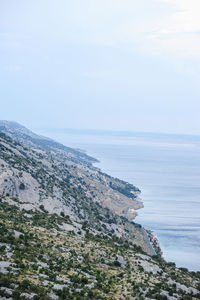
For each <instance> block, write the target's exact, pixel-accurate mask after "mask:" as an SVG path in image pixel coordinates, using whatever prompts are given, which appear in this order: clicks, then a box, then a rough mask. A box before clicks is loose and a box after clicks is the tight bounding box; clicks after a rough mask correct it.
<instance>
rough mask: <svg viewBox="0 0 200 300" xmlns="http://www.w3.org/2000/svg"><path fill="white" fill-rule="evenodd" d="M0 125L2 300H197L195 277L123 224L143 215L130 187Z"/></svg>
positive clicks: (80, 158) (78, 156)
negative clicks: (160, 254)
mask: <svg viewBox="0 0 200 300" xmlns="http://www.w3.org/2000/svg"><path fill="white" fill-rule="evenodd" d="M0 124H1V126H0V299H7V298H9V299H22V300H23V299H33V300H37V299H43V300H48V299H56V300H57V299H67V300H68V299H171V300H173V299H200V295H199V292H198V287H199V273H194V272H189V271H188V270H186V269H177V268H176V266H175V264H173V263H166V262H165V261H164V260H163V259H162V258H161V257H159V256H153V255H154V254H156V252H155V249H156V248H154V249H153V248H152V246H151V244H150V243H149V240H148V236H147V234H146V232H144V230H143V228H142V227H141V226H140V225H138V224H135V223H133V222H130V221H129V220H128V219H132V218H133V217H134V216H135V214H136V213H135V210H136V209H138V208H140V207H142V202H141V200H140V199H139V198H138V194H139V192H140V191H139V190H138V189H137V188H136V187H134V186H133V185H131V184H129V183H127V182H124V181H121V180H119V179H116V178H113V177H111V176H108V175H107V174H104V173H102V172H101V171H100V170H99V169H97V168H94V167H93V166H92V162H93V161H95V160H94V159H93V158H91V157H89V156H87V155H85V154H83V153H81V152H79V151H77V150H74V149H71V148H68V147H65V146H63V145H61V144H58V143H56V142H54V141H51V140H49V139H46V138H43V137H38V136H37V135H35V134H34V133H31V132H30V131H28V130H27V129H25V128H24V127H21V126H20V125H19V124H16V123H9V122H5V121H4V122H2V123H1V122H0ZM5 133H6V134H7V135H6V134H5ZM191 295H193V296H191ZM190 296H191V297H190Z"/></svg>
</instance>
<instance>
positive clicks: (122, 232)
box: [0, 132, 153, 253]
mask: <svg viewBox="0 0 200 300" xmlns="http://www.w3.org/2000/svg"><path fill="white" fill-rule="evenodd" d="M0 150H1V151H0V194H2V195H3V196H6V197H8V199H9V198H17V199H19V200H20V203H19V204H18V205H19V207H20V209H26V210H34V211H35V210H41V207H42V208H44V209H45V210H46V211H48V212H49V213H56V214H58V215H60V213H64V214H65V215H69V216H70V219H71V220H72V221H74V222H75V223H76V226H77V228H79V227H80V226H82V225H80V224H81V223H83V222H87V223H88V224H89V226H90V228H91V230H92V231H94V230H95V231H97V232H101V231H102V230H103V232H105V233H106V234H107V233H111V232H114V233H115V234H116V236H118V237H124V238H128V239H134V243H135V244H137V245H140V246H141V247H142V248H143V249H144V250H145V251H146V252H148V253H152V251H153V250H152V249H149V246H148V244H147V242H146V239H145V237H144V234H143V233H142V230H141V228H140V227H138V226H137V225H135V224H133V223H130V222H128V220H127V219H126V218H124V217H122V215H123V213H122V212H121V211H120V209H121V205H122V203H123V206H125V208H126V206H128V205H130V202H133V203H132V205H133V206H134V205H135V206H136V207H137V205H138V203H140V201H139V200H136V199H134V198H130V199H129V198H128V197H127V196H125V195H123V194H121V193H119V192H118V191H117V190H116V189H117V187H118V186H120V187H121V189H122V186H123V184H124V185H125V183H123V182H121V181H118V180H115V179H114V178H111V177H109V176H107V175H105V174H103V173H101V172H99V171H98V170H97V169H95V168H92V167H88V166H85V165H84V164H81V163H79V164H77V163H74V162H72V161H71V160H69V159H66V156H65V155H63V154H60V153H56V154H55V153H54V152H47V151H43V150H40V149H36V148H34V149H32V148H28V147H27V146H24V145H22V144H20V143H19V142H16V141H14V140H12V139H11V138H10V137H8V136H6V135H5V134H4V133H1V132H0ZM111 182H113V183H112V184H115V185H116V186H115V189H114V190H113V189H112V188H111V187H110V185H111ZM129 188H130V187H129ZM131 188H134V187H132V186H131ZM127 190H128V188H127ZM126 192H127V191H126ZM105 199H106V203H107V206H110V210H109V209H106V208H105V207H103V206H101V204H104V200H105ZM115 212H118V215H116V214H115ZM120 215H121V217H120ZM77 224H79V225H77ZM76 226H75V227H76Z"/></svg>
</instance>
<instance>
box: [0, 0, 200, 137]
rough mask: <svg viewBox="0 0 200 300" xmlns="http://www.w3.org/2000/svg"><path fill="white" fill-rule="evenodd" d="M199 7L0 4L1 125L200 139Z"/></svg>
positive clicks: (184, 0)
mask: <svg viewBox="0 0 200 300" xmlns="http://www.w3.org/2000/svg"><path fill="white" fill-rule="evenodd" d="M199 11H200V2H199V0H190V1H188V0H140V1H135V0H130V1H129V0H73V1H72V0H70V1H68V0H56V1H55V0H54V1H53V0H29V1H27V0H17V1H16V0H0V82H1V87H0V104H1V109H0V119H8V120H15V121H18V122H20V123H22V124H24V125H26V126H27V127H29V128H32V129H37V128H38V129H39V128H84V129H112V130H133V131H150V132H157V131H158V132H167V133H191V134H200V118H199V113H200V72H199V70H200V19H199Z"/></svg>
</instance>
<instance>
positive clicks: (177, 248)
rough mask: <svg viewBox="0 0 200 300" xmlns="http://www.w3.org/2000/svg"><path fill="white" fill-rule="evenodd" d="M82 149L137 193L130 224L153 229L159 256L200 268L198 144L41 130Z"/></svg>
mask: <svg viewBox="0 0 200 300" xmlns="http://www.w3.org/2000/svg"><path fill="white" fill-rule="evenodd" d="M43 134H46V135H48V136H49V137H52V138H54V139H56V140H57V141H60V142H62V143H63V144H65V145H67V146H72V147H75V148H81V149H85V150H86V151H87V153H88V154H89V155H92V156H94V157H95V158H97V159H99V161H100V163H98V164H96V166H97V167H99V168H101V169H102V170H103V171H104V172H106V173H108V174H110V175H112V176H115V177H118V178H120V179H123V180H125V181H128V182H130V183H133V184H134V185H136V186H137V187H139V188H140V189H141V191H142V193H141V197H142V200H143V203H144V208H143V209H140V210H139V211H138V216H137V218H136V220H135V221H136V222H137V223H140V224H142V225H143V226H144V227H146V228H148V229H151V230H153V231H154V234H155V235H156V236H157V237H158V239H159V242H160V245H161V248H162V250H163V252H164V258H165V259H166V260H168V261H174V262H176V264H177V266H179V267H187V268H189V269H190V270H200V255H199V254H200V142H199V140H198V139H197V140H192V139H191V140H188V139H184V137H183V136H182V137H178V136H177V137H173V138H172V139H171V138H170V137H169V136H165V135H164V136H162V135H159V136H151V135H149V136H148V135H141V136H138V135H135V136H128V135H127V136H126V135H124V136H123V135H111V134H110V135H108V134H103V133H102V134H99V133H98V134H86V133H80V132H75V133H69V132H62V133H59V132H56V131H48V132H45V133H44V132H43Z"/></svg>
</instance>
